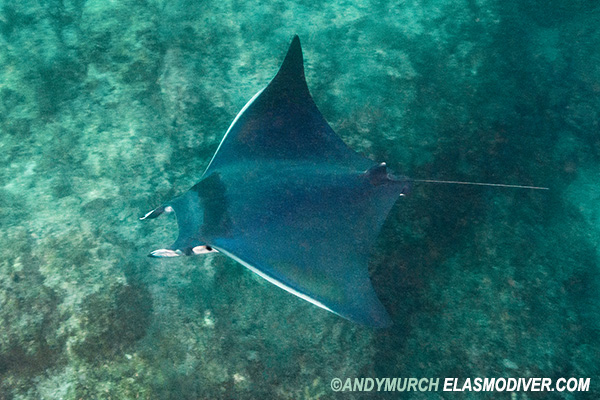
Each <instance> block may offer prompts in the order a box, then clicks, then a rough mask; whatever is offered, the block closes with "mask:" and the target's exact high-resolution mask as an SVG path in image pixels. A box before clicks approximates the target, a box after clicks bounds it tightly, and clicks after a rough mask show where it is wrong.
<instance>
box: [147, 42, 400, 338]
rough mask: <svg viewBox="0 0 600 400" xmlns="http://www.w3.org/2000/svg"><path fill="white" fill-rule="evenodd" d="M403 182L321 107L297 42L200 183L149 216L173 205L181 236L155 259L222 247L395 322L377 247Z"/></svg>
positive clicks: (310, 296)
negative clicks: (341, 132) (378, 288)
mask: <svg viewBox="0 0 600 400" xmlns="http://www.w3.org/2000/svg"><path fill="white" fill-rule="evenodd" d="M407 188H408V183H407V181H406V180H403V179H397V178H395V177H393V176H392V175H390V174H389V173H388V172H387V169H386V166H385V163H381V164H378V163H375V162H374V161H371V160H369V159H367V158H365V157H363V156H361V155H359V154H358V153H356V152H354V151H353V150H351V149H350V148H349V147H348V146H346V144H345V143H344V142H343V141H342V140H341V138H340V137H339V136H337V135H336V134H335V132H334V131H333V130H332V129H331V127H330V126H329V124H327V122H326V121H325V119H324V118H323V116H322V115H321V113H320V112H319V110H318V108H317V106H316V105H315V103H314V101H313V99H312V97H311V95H310V93H309V90H308V86H307V84H306V80H305V77H304V66H303V58H302V49H301V46H300V40H299V38H298V37H297V36H296V37H294V39H293V40H292V43H291V45H290V48H289V50H288V52H287V55H286V57H285V59H284V61H283V64H282V65H281V67H280V69H279V72H278V73H277V75H276V76H275V77H274V78H273V80H272V81H271V82H270V83H269V85H267V87H266V88H264V89H263V90H261V91H259V92H258V93H257V94H256V95H255V96H254V97H253V98H252V99H251V100H250V101H249V102H248V103H247V104H246V105H245V106H244V108H243V109H242V110H241V111H240V113H239V114H238V115H237V117H236V118H235V119H234V121H233V123H232V124H231V126H230V127H229V129H228V130H227V133H226V134H225V137H224V138H223V140H222V141H221V144H220V145H219V148H218V149H217V152H216V153H215V155H214V156H213V158H212V160H211V162H210V164H209V166H208V168H207V169H206V171H205V172H204V174H203V175H202V178H201V180H200V182H198V183H197V184H196V185H195V186H194V187H192V188H191V189H190V190H189V191H188V192H186V193H185V194H183V195H182V196H180V197H177V198H175V199H173V200H171V201H169V202H167V203H165V204H164V205H162V206H161V207H158V208H157V209H155V210H153V211H151V212H149V213H148V214H146V215H145V216H144V217H143V218H142V219H147V218H155V217H157V216H159V215H160V214H162V213H163V212H171V211H174V212H175V214H176V216H177V223H178V226H179V236H178V238H177V240H176V241H175V243H173V245H171V246H170V247H169V248H167V249H160V250H156V251H154V252H152V255H153V256H159V257H169V256H178V255H193V254H202V253H206V252H211V251H215V250H216V251H219V252H221V253H223V254H225V255H227V256H229V257H231V258H232V259H234V260H236V261H238V262H239V263H241V264H243V265H244V266H246V267H247V268H249V269H250V270H252V271H253V272H255V273H257V274H259V275H260V276H261V277H263V278H265V279H267V280H268V281H269V282H271V283H273V284H275V285H277V286H279V287H281V288H283V289H285V290H287V291H288V292H290V293H293V294H295V295H296V296H298V297H300V298H302V299H304V300H307V301H309V302H311V303H313V304H315V305H317V306H319V307H322V308H324V309H326V310H329V311H331V312H333V313H336V314H338V315H340V316H342V317H344V318H347V319H349V320H351V321H355V322H357V323H361V324H365V325H371V326H376V327H385V326H388V325H389V324H390V323H391V320H390V318H389V316H388V314H387V312H386V310H385V308H384V307H383V305H382V304H381V302H380V301H379V299H378V298H377V296H376V294H375V291H374V290H373V287H372V285H371V281H370V279H369V274H368V269H367V263H368V259H369V252H370V250H371V248H372V246H373V244H374V242H375V239H376V237H377V235H378V233H379V230H380V228H381V226H382V224H383V222H384V220H385V218H386V216H387V214H388V212H389V210H390V209H391V207H392V206H393V204H394V202H395V201H396V199H397V198H398V196H399V195H401V194H403V192H404V191H405V190H407Z"/></svg>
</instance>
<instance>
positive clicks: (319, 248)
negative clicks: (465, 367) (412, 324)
mask: <svg viewBox="0 0 600 400" xmlns="http://www.w3.org/2000/svg"><path fill="white" fill-rule="evenodd" d="M382 174H383V176H382ZM311 179H313V180H315V179H316V180H317V181H318V178H315V177H311ZM404 187H405V182H403V181H399V180H394V179H390V178H389V177H388V176H387V174H386V173H385V166H376V167H374V168H372V169H371V170H369V171H367V172H366V173H362V174H354V175H347V176H343V177H340V178H339V180H338V181H337V182H331V181H328V182H316V183H315V182H313V183H312V186H311V183H310V182H300V183H299V182H297V181H295V182H293V183H292V182H286V181H281V182H279V183H278V190H277V191H276V192H272V191H269V190H263V189H266V188H260V187H254V188H252V187H248V186H245V187H244V197H243V201H238V199H241V198H242V197H241V195H242V193H241V192H239V193H237V192H236V191H235V189H233V188H230V189H229V190H228V192H229V193H228V207H229V216H230V221H231V225H230V230H229V231H228V232H227V234H226V235H221V236H215V237H210V238H207V243H208V244H209V245H210V246H212V247H214V248H216V249H217V250H219V251H220V252H222V253H224V254H226V255H228V256H230V257H231V258H233V259H234V260H236V261H238V262H240V263H242V264H243V265H244V266H246V267H247V268H249V269H250V270H252V271H253V272H255V273H257V274H259V275H260V276H262V277H263V278H265V279H267V280H268V281H269V282H271V283H273V284H275V285H277V286H279V287H281V288H283V289H285V290H287V291H288V292H291V293H293V294H295V295H296V296H299V297H301V298H302V299H304V300H307V301H309V302H311V303H313V304H316V305H318V306H320V307H322V308H324V309H327V310H329V311H332V312H334V313H336V314H338V315H340V316H342V317H344V318H347V319H349V320H351V321H354V322H358V323H361V324H365V325H370V326H375V327H385V326H388V325H389V324H390V323H391V320H390V318H389V316H388V314H387V312H386V310H385V308H384V306H383V305H382V304H381V302H380V301H379V299H378V298H377V295H376V293H375V291H374V289H373V286H372V285H371V281H370V279H369V273H368V259H369V255H370V252H371V250H372V248H373V245H374V243H375V240H376V238H377V235H378V233H379V231H380V228H381V226H382V224H383V222H384V220H385V218H386V216H387V214H388V212H389V210H390V209H391V207H392V206H393V204H394V202H395V200H396V199H397V197H398V195H399V194H401V192H402V190H403V188H404Z"/></svg>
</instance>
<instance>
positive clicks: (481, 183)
mask: <svg viewBox="0 0 600 400" xmlns="http://www.w3.org/2000/svg"><path fill="white" fill-rule="evenodd" d="M409 181H410V182H423V183H446V184H451V185H472V186H493V187H504V188H515V189H533V190H549V188H547V187H542V186H527V185H509V184H506V183H484V182H463V181H440V180H436V179H410V180H409Z"/></svg>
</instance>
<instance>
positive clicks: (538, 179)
mask: <svg viewBox="0 0 600 400" xmlns="http://www.w3.org/2000/svg"><path fill="white" fill-rule="evenodd" d="M296 33H297V34H299V35H300V38H301V40H302V44H303V48H304V54H305V59H306V74H307V79H308V85H309V87H310V89H311V92H312V94H313V97H314V98H315V101H316V103H317V105H318V106H319V108H320V109H321V111H322V113H323V114H324V116H325V117H326V119H327V120H328V121H329V122H330V124H331V125H332V126H333V127H334V129H335V130H336V131H337V132H338V134H339V135H340V136H341V137H342V138H343V139H344V140H345V142H346V143H348V144H349V145H350V146H351V147H352V148H353V149H355V150H357V151H359V152H362V153H363V154H365V155H367V156H368V157H370V158H372V159H374V160H377V161H386V162H387V163H388V165H389V167H390V169H391V170H393V171H395V172H397V173H401V174H405V175H407V176H410V177H414V178H432V179H450V180H469V181H478V182H503V183H513V184H525V185H537V186H548V187H550V190H549V191H532V190H515V189H501V188H485V187H463V186H446V185H426V184H420V185H417V184H415V186H414V188H413V191H412V193H411V194H410V196H408V197H406V198H403V199H400V200H399V201H398V202H397V204H396V205H395V207H394V208H393V209H392V211H391V213H390V215H389V217H388V220H387V222H386V224H385V225H384V228H383V230H382V233H381V236H380V238H379V241H378V244H377V246H376V248H375V249H374V250H373V257H372V258H371V261H370V271H371V276H372V281H373V284H374V287H375V289H376V291H377V293H378V295H379V297H380V298H381V300H382V302H383V303H384V305H385V306H386V308H387V309H388V311H389V312H390V314H391V316H392V318H393V320H394V325H393V326H392V327H391V328H389V329H381V330H377V329H371V328H367V327H362V326H358V325H355V324H353V323H351V322H348V321H346V320H344V319H342V318H340V317H338V316H336V315H333V314H331V313H328V312H326V311H323V310H321V309H319V308H317V307H315V306H313V305H311V304H309V303H307V302H305V301H302V300H300V299H298V298H297V297H295V296H292V295H290V294H288V293H286V292H284V291H283V290H281V289H279V288H277V287H275V286H273V285H271V284H269V283H267V282H266V281H264V280H262V279H261V278H259V277H258V276H256V275H254V274H252V273H251V272H250V271H248V270H246V269H245V268H244V267H243V266H241V265H239V264H237V263H236V262H234V261H231V260H229V259H227V258H226V257H225V256H223V255H219V254H216V255H213V254H210V255H207V256H200V257H180V258H178V259H166V260H164V259H162V260H158V259H151V258H148V257H146V256H147V254H148V253H149V252H150V251H152V250H154V249H156V248H160V247H163V246H165V245H168V244H170V243H171V242H172V241H173V239H174V237H175V235H176V232H177V229H176V222H175V219H174V217H173V216H169V217H162V218H161V219H159V220H156V221H144V222H140V221H139V220H138V217H139V216H141V215H143V214H144V213H145V212H147V211H148V210H150V209H152V208H153V207H156V206H158V205H160V204H161V203H163V202H164V201H166V200H168V199H170V198H171V197H173V196H175V195H177V194H180V193H183V192H184V191H185V190H187V189H188V188H189V187H190V186H192V185H193V184H194V183H196V182H197V180H198V179H199V178H200V176H201V174H202V172H203V170H204V168H205V167H206V165H207V163H208V161H209V160H210V157H211V156H212V153H213V152H214V151H215V150H216V147H217V145H218V143H219V141H220V139H221V137H222V135H223V134H224V132H225V130H226V129H227V127H228V126H229V124H230V122H231V120H232V119H233V117H234V116H235V115H236V114H237V112H238V111H239V109H240V108H241V107H242V106H243V105H244V104H245V103H246V101H247V100H248V99H250V97H252V95H254V93H256V92H257V91H258V90H259V89H261V88H262V87H263V86H264V85H265V84H266V83H267V82H268V81H269V79H270V78H271V77H272V76H273V75H274V74H275V72H276V71H277V68H278V66H279V64H280V62H281V60H282V58H283V56H284V54H285V51H286V50H287V46H288V44H289V42H290V40H291V38H292V36H293V34H296ZM599 112H600V8H599V6H597V3H596V2H593V1H588V0H550V1H548V0H547V1H541V0H534V1H530V2H521V1H516V0H508V1H506V0H452V1H450V0H431V1H413V0H407V1H385V0H384V1H371V2H369V1H366V0H363V1H340V2H329V3H325V2H317V1H314V2H298V3H293V2H285V1H274V2H265V3H254V2H240V1H228V0H218V1H177V0H175V1H167V0H155V1H151V0H150V1H132V0H131V1H130V0H125V1H105V0H87V1H85V0H73V1H69V0H63V1H60V0H56V1H54V0H49V1H34V0H27V1H19V2H11V1H1V2H0V135H1V136H0V166H1V168H0V222H1V223H0V238H1V239H0V399H2V400H5V399H6V400H12V399H14V400H21V399H65V400H66V399H137V398H141V399H225V398H227V399H256V398H268V399H318V398H324V399H325V398H346V399H358V398H364V397H366V398H402V399H431V398H439V399H442V398H443V399H479V398H490V399H491V398H494V399H541V398H564V399H596V398H599V397H600V366H599V362H598V361H599V360H600V339H599V338H600V311H599V307H600V285H599V262H600V247H599V243H600V189H599V185H600V184H599V178H600V174H599V166H600V126H599V121H600V115H599ZM334 377H339V378H354V377H372V378H376V377H379V378H382V377H441V378H442V379H443V378H444V377H458V378H467V377H471V378H474V377H505V378H508V377H549V378H552V379H557V378H559V377H577V378H586V377H589V378H591V385H590V390H589V392H585V393H577V392H574V393H570V392H566V391H565V392H562V393H558V392H553V393H539V392H516V393H509V392H501V393H499V392H492V393H474V392H471V393H468V392H465V393H456V392H455V393H452V392H441V391H440V392H437V393H419V392H410V393H409V392H405V393H373V392H371V393H348V392H345V393H335V392H333V391H332V390H331V388H330V381H331V379H332V378H334Z"/></svg>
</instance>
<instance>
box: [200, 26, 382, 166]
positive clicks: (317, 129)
mask: <svg viewBox="0 0 600 400" xmlns="http://www.w3.org/2000/svg"><path fill="white" fill-rule="evenodd" d="M273 160H275V161H278V160H289V161H292V162H293V161H314V162H327V163H333V164H338V165H344V166H351V167H359V168H363V169H368V168H369V167H371V166H372V165H373V162H372V161H371V160H368V159H366V158H365V157H363V156H361V155H359V154H358V153H356V152H355V151H353V150H352V149H350V148H349V147H348V146H347V145H346V144H345V143H344V142H343V141H342V139H341V138H340V137H339V136H337V135H336V133H335V132H334V131H333V129H332V128H331V127H330V126H329V124H328V123H327V121H326V120H325V118H323V115H321V112H320V111H319V110H318V108H317V106H316V104H315V102H314V101H313V99H312V97H311V95H310V92H309V90H308V86H307V84H306V79H305V76H304V62H303V56H302V48H301V46H300V39H299V38H298V36H294V38H293V40H292V43H291V44H290V47H289V50H288V52H287V54H286V56H285V59H284V61H283V63H282V64H281V67H280V69H279V71H278V72H277V74H276V75H275V77H274V78H273V79H272V80H271V82H270V83H269V84H268V85H267V87H266V88H264V89H263V90H262V91H260V92H258V93H257V94H256V95H255V96H254V97H253V98H252V99H251V100H250V101H249V102H248V103H247V104H246V105H245V106H244V108H243V109H242V110H241V111H240V113H239V114H238V115H237V116H236V118H235V119H234V121H233V123H232V124H231V126H230V127H229V129H228V130H227V133H226V134H225V137H224V138H223V140H222V141H221V144H220V145H219V148H218V149H217V152H216V153H215V155H214V157H213V159H212V160H211V162H210V164H209V166H208V168H207V169H206V172H205V175H208V174H210V173H212V172H214V171H216V170H218V169H220V168H224V167H227V166H229V165H231V164H232V163H239V162H244V161H251V162H252V163H253V164H254V165H256V163H260V162H268V161H273Z"/></svg>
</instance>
